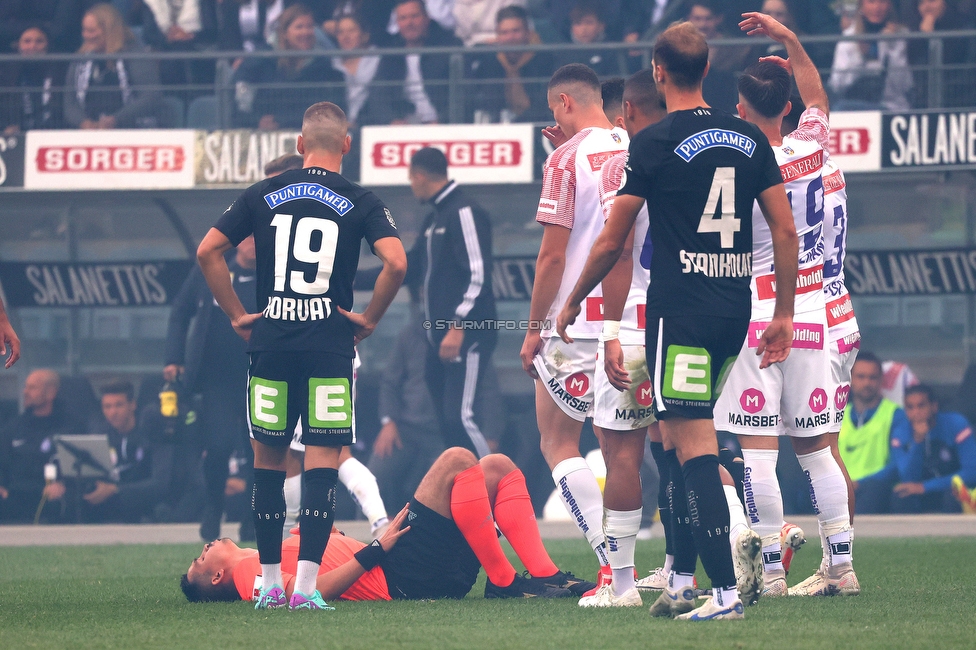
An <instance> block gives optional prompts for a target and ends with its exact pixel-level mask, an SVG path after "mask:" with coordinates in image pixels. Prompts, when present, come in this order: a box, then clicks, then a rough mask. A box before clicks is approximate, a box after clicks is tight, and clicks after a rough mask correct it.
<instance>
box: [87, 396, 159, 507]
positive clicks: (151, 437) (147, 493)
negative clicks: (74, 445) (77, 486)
mask: <svg viewBox="0 0 976 650" xmlns="http://www.w3.org/2000/svg"><path fill="white" fill-rule="evenodd" d="M146 408H147V410H152V409H155V410H156V411H158V410H159V409H158V408H155V405H150V406H148V407H146ZM102 415H103V416H104V417H105V422H104V423H103V424H102V426H101V431H96V433H105V434H106V435H108V444H109V447H110V448H111V450H112V457H113V459H114V460H115V468H114V475H115V479H116V480H115V481H114V482H113V481H102V480H96V481H94V484H93V485H87V486H85V487H86V488H90V489H88V490H86V491H85V493H84V495H83V496H82V499H83V501H84V503H83V504H82V512H83V517H82V518H83V520H84V521H87V522H91V523H102V522H110V521H112V522H124V523H140V522H142V521H144V520H147V519H151V518H152V516H153V513H154V511H155V509H156V506H157V504H159V503H160V502H161V501H162V499H163V497H164V495H165V494H166V491H167V490H168V489H169V485H170V476H171V474H172V469H173V444H172V441H169V440H165V439H163V438H161V437H160V435H159V432H158V431H157V430H155V428H154V427H153V426H152V424H151V423H152V422H153V421H154V418H153V417H151V414H148V413H147V414H146V415H144V416H143V417H140V418H139V419H138V421H137V418H136V399H135V388H134V387H133V386H132V382H128V381H118V382H113V383H111V384H109V385H107V386H105V387H104V388H103V389H102Z"/></svg>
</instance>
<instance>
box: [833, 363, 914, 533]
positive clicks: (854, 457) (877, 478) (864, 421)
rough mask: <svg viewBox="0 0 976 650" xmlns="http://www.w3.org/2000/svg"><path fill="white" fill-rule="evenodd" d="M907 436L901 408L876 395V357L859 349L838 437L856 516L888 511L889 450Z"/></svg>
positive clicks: (892, 467)
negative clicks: (849, 394)
mask: <svg viewBox="0 0 976 650" xmlns="http://www.w3.org/2000/svg"><path fill="white" fill-rule="evenodd" d="M911 435H912V433H911V424H909V422H908V418H907V417H906V415H905V411H903V410H902V409H901V408H900V407H899V406H898V405H897V404H895V403H894V402H892V401H890V400H888V399H885V398H884V397H882V395H881V361H880V360H879V359H878V357H876V356H874V355H873V354H871V353H870V352H860V353H859V354H858V355H857V361H855V362H854V367H853V368H852V369H851V400H850V401H849V402H848V403H847V408H846V409H845V410H844V421H843V423H842V424H841V428H840V437H839V439H838V444H839V446H840V455H841V458H842V459H843V460H844V465H846V466H847V473H848V474H849V475H850V477H851V481H852V482H853V483H854V491H855V495H856V506H855V507H856V512H857V514H878V513H883V512H887V511H888V504H889V501H890V495H891V487H892V485H893V484H894V482H895V480H896V479H897V471H898V470H897V468H896V467H895V465H894V463H893V462H891V459H890V454H889V449H890V448H891V447H892V445H893V442H892V441H893V440H895V439H898V440H904V439H906V438H910V437H911Z"/></svg>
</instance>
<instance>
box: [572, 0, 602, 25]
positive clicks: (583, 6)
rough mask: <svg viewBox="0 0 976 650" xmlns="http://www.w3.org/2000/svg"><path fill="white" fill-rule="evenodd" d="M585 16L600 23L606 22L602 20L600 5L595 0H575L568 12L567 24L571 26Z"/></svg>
mask: <svg viewBox="0 0 976 650" xmlns="http://www.w3.org/2000/svg"><path fill="white" fill-rule="evenodd" d="M587 16H594V17H596V19H597V20H599V21H600V22H601V23H605V22H606V21H605V20H604V19H603V11H602V8H601V6H600V3H598V2H596V0H577V2H576V3H575V4H574V5H573V8H572V9H570V10H569V22H570V23H571V24H573V25H575V24H576V23H578V22H580V21H581V20H583V19H584V18H586V17H587Z"/></svg>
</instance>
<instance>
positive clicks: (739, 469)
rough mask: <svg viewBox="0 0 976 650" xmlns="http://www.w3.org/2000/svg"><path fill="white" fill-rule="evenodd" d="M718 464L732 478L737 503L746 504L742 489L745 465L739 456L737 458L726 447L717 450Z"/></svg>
mask: <svg viewBox="0 0 976 650" xmlns="http://www.w3.org/2000/svg"><path fill="white" fill-rule="evenodd" d="M718 462H719V464H721V465H722V467H724V468H725V469H726V470H727V471H728V473H729V474H730V475H731V476H732V482H733V483H734V484H735V493H736V494H738V495H739V501H740V502H742V503H745V502H746V495H745V492H744V489H743V486H742V484H743V482H744V481H745V480H746V464H745V462H744V461H743V460H742V457H741V456H737V455H736V454H735V452H734V451H732V450H731V449H729V448H727V447H722V448H721V449H719V450H718Z"/></svg>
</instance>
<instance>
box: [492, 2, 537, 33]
mask: <svg viewBox="0 0 976 650" xmlns="http://www.w3.org/2000/svg"><path fill="white" fill-rule="evenodd" d="M510 18H514V19H516V20H521V21H522V24H523V25H525V26H526V28H528V26H529V12H528V11H526V10H525V9H524V8H523V7H520V6H518V5H508V6H507V7H502V8H501V9H499V10H498V13H497V14H495V25H500V24H501V22H502V21H503V20H509V19H510Z"/></svg>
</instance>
